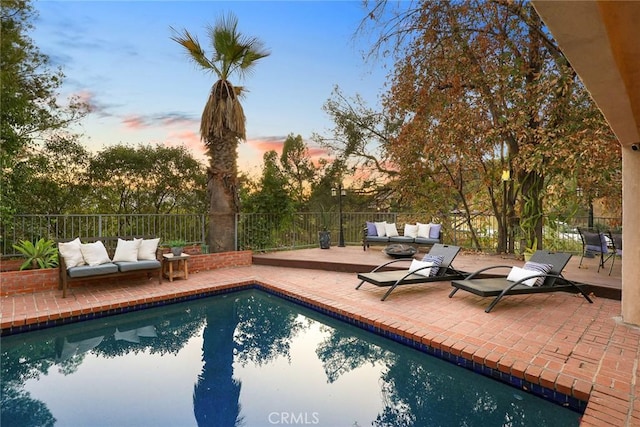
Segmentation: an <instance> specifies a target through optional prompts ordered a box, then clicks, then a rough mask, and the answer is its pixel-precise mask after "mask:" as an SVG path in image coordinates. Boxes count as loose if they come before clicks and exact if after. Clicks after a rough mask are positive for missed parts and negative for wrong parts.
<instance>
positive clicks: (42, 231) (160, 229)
mask: <svg viewBox="0 0 640 427" xmlns="http://www.w3.org/2000/svg"><path fill="white" fill-rule="evenodd" d="M205 219H206V217H205V215H202V214H175V215H155V214H141V215H133V214H131V215H119V214H96V215H35V214H34V215H15V216H14V217H13V222H12V223H11V225H7V224H6V222H5V225H4V229H3V230H2V236H1V238H2V241H1V242H0V247H1V249H2V255H7V256H8V255H16V254H17V251H16V250H15V249H14V248H13V244H14V243H18V242H19V241H22V240H30V241H35V240H38V239H40V238H47V239H53V240H59V239H73V238H75V237H80V238H83V237H103V236H104V237H117V236H136V235H146V236H150V235H153V236H156V237H160V238H161V239H162V240H165V241H166V240H173V239H184V240H185V241H187V242H188V244H190V245H192V244H204V243H205V230H206V228H205V226H206V222H205Z"/></svg>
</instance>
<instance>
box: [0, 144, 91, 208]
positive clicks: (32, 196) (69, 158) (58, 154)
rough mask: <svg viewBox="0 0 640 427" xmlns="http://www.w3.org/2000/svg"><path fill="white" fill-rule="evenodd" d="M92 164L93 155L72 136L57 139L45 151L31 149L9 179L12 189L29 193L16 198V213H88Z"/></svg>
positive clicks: (37, 148)
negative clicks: (18, 188) (89, 177)
mask: <svg viewBox="0 0 640 427" xmlns="http://www.w3.org/2000/svg"><path fill="white" fill-rule="evenodd" d="M90 161H91V155H90V153H89V152H88V151H87V150H86V149H85V148H84V147H83V146H82V144H80V143H79V142H78V141H77V136H75V135H71V134H60V135H57V136H56V137H54V138H52V139H51V140H49V141H47V142H45V143H44V145H43V147H41V148H40V147H34V148H32V149H29V150H28V152H27V154H26V155H25V158H24V160H20V161H18V162H17V163H16V164H15V166H14V168H13V172H12V174H11V175H10V176H9V177H8V179H9V180H10V181H9V182H11V185H12V186H15V187H21V188H23V189H26V190H28V191H20V192H19V193H17V194H16V198H15V207H16V212H19V213H47V214H63V213H80V212H83V211H85V212H86V208H87V201H88V199H89V197H90V193H91V185H90V183H89V181H88V176H87V174H88V168H89V163H90Z"/></svg>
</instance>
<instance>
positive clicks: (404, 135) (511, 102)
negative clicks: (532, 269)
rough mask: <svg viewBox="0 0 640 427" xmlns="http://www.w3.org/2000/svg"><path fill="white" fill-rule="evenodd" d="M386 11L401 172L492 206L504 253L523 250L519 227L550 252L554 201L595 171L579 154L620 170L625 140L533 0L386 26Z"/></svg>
mask: <svg viewBox="0 0 640 427" xmlns="http://www.w3.org/2000/svg"><path fill="white" fill-rule="evenodd" d="M386 6H387V5H386V2H377V3H376V4H375V5H374V7H373V9H372V10H371V13H370V14H369V15H368V16H369V17H370V18H371V19H372V20H373V22H375V23H376V28H377V30H379V31H380V32H381V35H380V37H379V42H378V44H377V45H376V48H382V46H383V45H385V43H387V42H391V43H393V44H394V46H393V49H387V50H386V51H388V52H395V53H396V55H397V57H396V66H395V69H394V71H393V74H392V76H391V84H390V90H389V92H388V93H387V94H386V95H385V100H384V106H385V109H386V111H387V114H388V115H389V116H390V117H392V118H397V119H398V120H401V121H402V123H403V124H402V128H401V130H400V132H399V133H398V135H397V137H396V138H394V139H392V140H390V141H389V143H388V144H387V145H386V146H385V149H386V150H387V152H388V153H390V156H391V159H392V160H393V162H394V164H396V165H397V167H398V168H399V171H400V175H401V176H413V179H414V180H415V181H417V182H421V181H426V180H431V181H434V182H438V183H439V184H440V185H439V187H441V188H450V189H455V198H453V197H452V198H451V199H450V200H451V201H455V200H456V199H457V200H458V203H462V207H463V210H464V212H465V213H466V215H467V218H470V216H471V215H472V214H473V212H474V211H475V210H476V207H477V206H480V207H481V210H484V209H482V207H486V206H490V209H491V211H492V212H493V213H494V215H495V217H496V218H498V219H499V222H498V223H499V235H500V239H499V240H500V245H499V247H498V250H499V251H506V250H509V251H512V250H513V239H511V241H510V242H508V243H509V246H507V236H509V235H511V236H513V235H514V234H515V230H517V229H518V228H520V229H522V232H523V244H524V245H525V246H527V247H530V246H536V247H538V248H540V247H541V246H542V218H543V214H544V206H543V200H544V199H545V197H548V196H553V194H552V193H551V191H550V189H554V188H557V183H558V182H560V181H564V180H565V177H566V176H568V175H569V176H571V175H575V174H577V172H578V170H579V168H580V166H584V162H581V161H578V159H581V160H586V159H592V161H593V162H594V163H591V164H592V165H593V164H595V162H597V163H598V164H599V166H598V167H593V168H590V170H602V168H603V167H604V168H606V169H608V170H609V171H610V174H611V175H615V171H616V169H618V168H619V157H617V156H619V154H618V153H619V147H618V144H616V142H615V138H614V137H613V134H612V133H611V131H610V130H609V128H608V126H607V124H606V122H605V121H604V119H603V117H602V115H601V114H600V113H599V111H598V110H597V108H596V106H595V104H594V103H593V102H592V101H591V99H590V98H589V96H588V94H587V92H586V90H585V89H584V87H583V86H582V84H581V83H580V81H579V80H578V79H577V76H576V74H575V72H574V71H573V69H572V68H571V67H570V65H569V63H568V62H567V60H566V58H565V57H564V55H563V54H562V52H561V51H560V49H559V47H558V46H557V44H556V43H555V41H554V40H553V39H552V38H551V37H550V36H549V33H548V31H546V29H545V27H544V25H543V24H542V22H541V20H540V18H539V17H538V16H537V14H536V13H535V10H534V9H533V7H532V6H531V4H530V3H529V2H527V1H506V0H505V1H495V2H486V1H479V0H465V1H460V2H417V3H411V5H410V6H409V7H407V8H406V9H405V10H404V11H403V12H402V13H401V14H400V15H396V16H394V17H393V18H391V19H388V20H386V21H384V19H387V18H388V15H386V14H385V13H384V9H385V7H386ZM583 117H584V118H587V119H586V120H583V119H582V118H583ZM599 147H607V148H606V149H605V150H602V149H600V148H599ZM616 157H617V158H616ZM502 171H508V172H509V175H510V178H511V179H510V180H509V181H505V182H504V184H503V183H502V181H501V179H500V177H501V175H502ZM504 190H506V194H505V193H504V192H503V191H504ZM452 196H453V195H452ZM505 202H506V203H505ZM444 207H445V208H455V207H457V206H454V205H449V206H447V205H444ZM517 216H519V217H520V222H519V224H518V223H515V222H510V221H505V219H510V218H516V217H517Z"/></svg>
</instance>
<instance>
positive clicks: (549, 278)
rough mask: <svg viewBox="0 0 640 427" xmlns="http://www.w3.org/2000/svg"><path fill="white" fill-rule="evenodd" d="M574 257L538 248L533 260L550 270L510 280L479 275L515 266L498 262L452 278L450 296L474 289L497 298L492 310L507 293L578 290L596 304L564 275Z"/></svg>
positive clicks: (486, 295)
mask: <svg viewBox="0 0 640 427" xmlns="http://www.w3.org/2000/svg"><path fill="white" fill-rule="evenodd" d="M570 258H571V254H569V253H564V252H549V251H542V250H539V251H536V252H535V253H534V254H533V255H532V257H531V262H534V263H538V264H548V265H550V266H551V267H550V270H549V272H548V273H543V272H535V271H533V272H532V273H534V274H529V273H527V277H523V278H520V279H519V280H516V281H509V280H507V276H505V277H485V278H476V276H477V275H479V274H480V273H484V272H486V271H488V270H491V269H496V268H511V269H513V266H510V265H496V266H492V267H486V268H483V269H480V270H478V271H476V272H474V273H472V274H470V275H469V276H467V277H466V278H465V279H464V280H453V281H451V286H453V287H454V288H455V289H453V290H452V291H451V293H450V294H449V298H451V297H453V295H454V294H455V293H456V292H458V290H460V289H462V290H463V291H467V292H471V293H472V294H475V295H479V296H481V297H495V298H494V300H493V301H492V302H491V304H489V307H487V308H486V310H485V312H487V313H489V312H490V311H491V309H493V307H495V305H496V304H497V303H498V301H500V299H502V297H504V296H505V295H523V294H538V293H545V292H559V291H564V292H572V291H578V292H580V293H581V294H582V296H583V297H585V298H586V300H587V301H589V302H590V303H593V301H591V298H589V295H587V294H586V293H585V292H584V291H583V290H582V288H580V286H578V285H577V284H576V283H575V282H572V281H571V280H568V279H565V278H564V277H563V276H562V270H563V269H564V267H565V266H566V265H567V263H568V262H569V259H570ZM534 278H535V279H536V280H535V281H537V280H538V279H537V278H544V281H543V282H542V284H541V285H539V286H536V285H527V284H525V283H526V282H529V281H530V280H531V279H534Z"/></svg>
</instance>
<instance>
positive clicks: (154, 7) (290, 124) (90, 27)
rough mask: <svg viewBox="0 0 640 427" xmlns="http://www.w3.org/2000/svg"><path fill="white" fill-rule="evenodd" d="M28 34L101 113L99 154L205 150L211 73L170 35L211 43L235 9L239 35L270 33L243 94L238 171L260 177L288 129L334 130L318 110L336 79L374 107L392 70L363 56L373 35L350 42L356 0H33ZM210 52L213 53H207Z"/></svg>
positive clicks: (92, 130) (91, 141)
mask: <svg viewBox="0 0 640 427" xmlns="http://www.w3.org/2000/svg"><path fill="white" fill-rule="evenodd" d="M34 7H35V9H36V10H37V11H38V13H39V18H38V19H37V20H36V21H35V30H34V32H33V33H32V34H31V37H32V38H33V40H34V42H35V44H36V45H37V46H38V47H39V49H40V50H41V52H42V53H44V54H46V55H48V56H49V57H50V59H51V61H52V63H53V65H55V66H58V65H59V66H62V68H63V71H64V73H65V75H66V79H65V83H64V85H63V87H62V91H61V96H60V99H61V100H63V99H66V98H67V96H68V95H71V94H77V95H80V96H81V97H82V98H83V99H84V100H86V101H87V102H89V103H90V104H91V106H92V107H93V112H92V113H91V114H90V115H89V117H87V118H86V119H85V120H84V121H83V123H82V128H81V129H80V130H81V131H82V132H84V133H85V135H86V136H85V137H84V139H83V140H82V141H83V143H84V144H85V146H87V147H88V148H89V149H91V150H100V149H101V148H103V147H105V146H108V145H113V144H117V143H123V144H130V145H137V144H140V143H144V144H166V145H169V146H176V145H181V144H184V145H185V146H187V147H188V148H189V149H190V150H191V151H192V153H193V154H194V155H195V156H196V157H202V154H201V153H202V151H203V150H202V143H201V142H200V137H199V133H198V131H199V125H200V115H201V113H202V109H203V107H204V104H205V102H206V99H207V96H208V93H209V90H210V88H211V85H212V84H213V83H214V81H215V76H213V75H210V74H205V73H204V71H202V70H200V69H198V68H196V67H195V65H194V64H193V63H192V62H191V61H189V60H188V57H187V56H186V54H185V52H184V49H183V48H182V46H180V45H178V44H177V43H176V42H174V41H172V40H171V39H170V36H171V34H172V33H171V31H170V27H174V28H176V29H178V30H182V29H187V30H188V31H190V32H191V33H192V34H194V35H197V36H198V39H199V40H200V42H201V44H202V45H203V47H205V49H207V48H208V46H209V44H208V38H207V35H206V30H205V28H206V26H207V25H208V24H211V25H213V24H215V22H216V20H217V18H218V17H220V16H221V15H222V14H224V13H227V12H233V13H234V14H235V15H236V17H237V18H238V21H239V29H240V32H241V33H242V34H244V35H246V36H252V37H257V38H259V39H260V40H262V41H263V43H264V45H265V47H266V48H267V49H269V50H270V51H271V55H270V56H269V57H267V58H265V59H263V60H261V61H260V62H259V63H258V65H257V66H256V67H255V70H254V73H253V74H251V75H249V76H248V78H247V79H246V80H244V81H243V80H239V78H238V76H235V77H234V78H232V82H233V83H235V84H240V85H243V86H245V87H246V88H247V89H248V90H249V92H248V93H247V96H246V97H245V98H244V99H243V100H242V104H243V107H244V111H245V115H246V117H247V142H246V143H243V144H241V146H240V150H239V156H240V161H239V166H240V169H241V170H243V171H245V172H249V173H254V174H255V173H258V172H257V171H258V167H259V165H261V163H262V154H263V152H264V151H266V150H270V149H276V150H279V148H280V147H281V146H282V142H283V141H284V139H285V138H286V137H287V135H289V134H294V135H301V136H302V137H303V139H304V140H305V141H307V142H308V143H309V144H310V147H311V148H312V152H313V153H314V154H315V155H318V156H322V155H324V154H323V153H322V152H321V150H315V149H314V147H313V146H312V144H311V141H310V140H309V138H310V137H311V134H312V133H313V132H316V133H319V134H322V135H326V136H329V135H330V132H329V130H330V129H331V128H332V127H333V124H332V122H331V121H330V119H329V117H328V116H327V115H326V114H325V113H324V112H323V111H322V106H323V104H324V103H325V102H326V100H327V99H329V97H330V96H331V92H332V90H333V87H334V86H335V85H338V86H339V87H340V88H341V90H342V91H343V93H344V94H345V95H346V96H348V97H352V96H355V95H356V94H359V95H361V96H362V97H363V98H364V99H365V100H366V102H367V103H368V105H369V106H370V107H375V106H377V105H378V95H379V94H380V93H381V90H382V87H383V83H384V79H385V71H384V70H383V68H382V66H380V65H379V64H373V63H365V62H364V61H363V60H362V56H363V55H362V53H363V51H364V50H366V49H368V47H369V46H368V44H367V43H368V42H365V41H364V40H363V39H361V38H360V39H354V33H355V31H356V29H357V27H358V25H359V24H360V21H361V20H362V18H363V16H364V14H365V12H364V10H363V9H362V5H361V3H360V2H359V1H324V2H320V1H318V2H315V1H279V2H275V1H234V2H222V1H42V0H40V1H35V2H34ZM207 52H208V53H209V52H210V49H207Z"/></svg>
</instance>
